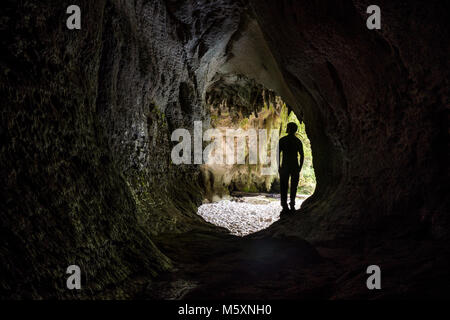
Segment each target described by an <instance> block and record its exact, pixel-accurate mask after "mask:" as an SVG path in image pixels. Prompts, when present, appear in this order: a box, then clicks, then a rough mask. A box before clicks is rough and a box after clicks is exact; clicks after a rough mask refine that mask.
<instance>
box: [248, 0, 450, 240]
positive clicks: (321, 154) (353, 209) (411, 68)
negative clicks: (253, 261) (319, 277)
mask: <svg viewBox="0 0 450 320" xmlns="http://www.w3.org/2000/svg"><path fill="white" fill-rule="evenodd" d="M250 2H251V4H252V8H253V9H254V10H255V15H256V17H257V19H258V22H259V24H260V26H261V29H262V30H263V32H264V35H265V38H266V40H267V41H268V43H269V46H270V48H271V50H272V53H273V55H274V56H275V58H276V60H277V62H278V64H279V66H280V68H281V70H282V73H283V76H284V79H285V80H286V81H287V83H288V85H289V88H290V89H291V90H292V92H293V94H294V95H295V97H296V102H297V103H296V105H295V106H294V107H293V108H294V110H295V111H296V112H298V113H304V116H305V122H306V123H307V124H309V126H307V133H308V135H309V136H310V138H311V143H312V149H313V157H314V166H315V169H316V176H317V182H318V185H317V189H316V194H315V195H314V196H313V197H312V198H311V199H309V200H308V202H307V203H305V206H304V209H305V210H304V211H303V213H304V214H303V215H302V217H301V218H300V219H292V221H288V222H287V223H286V224H283V223H280V224H279V226H276V227H275V229H277V230H278V231H280V232H284V231H286V230H287V229H290V230H291V231H292V232H293V233H296V234H300V235H301V236H303V237H306V238H307V239H311V240H312V239H316V240H324V239H327V238H328V239H332V238H334V237H341V236H348V235H351V234H353V233H358V232H361V231H364V230H365V231H369V230H372V231H374V230H377V232H380V233H382V232H384V231H386V230H390V229H391V228H390V224H389V223H388V221H397V222H396V223H400V224H401V225H402V227H401V228H400V230H399V229H398V227H399V226H397V225H395V226H394V225H393V224H391V226H392V227H394V228H397V231H394V232H399V233H400V232H405V233H408V231H411V230H410V226H411V225H414V227H413V228H414V230H415V231H411V232H413V233H414V232H419V233H420V231H418V230H422V232H423V234H427V235H428V236H432V237H435V238H442V237H448V226H449V224H448V204H449V203H448V196H447V195H446V191H445V188H446V187H445V186H446V185H447V182H446V181H447V176H446V175H445V174H443V173H444V172H447V169H446V167H447V164H446V163H447V160H446V159H447V155H448V151H446V149H448V142H446V141H447V140H448V133H447V130H448V123H447V122H446V120H444V119H447V115H448V106H449V98H448V97H449V92H448V88H449V86H448V79H449V65H448V61H449V60H448V53H449V46H448V41H447V40H446V39H447V38H448V36H449V30H448V28H447V27H446V18H445V15H446V13H447V12H448V10H449V8H448V4H447V2H445V1H431V2H424V1H408V3H407V4H406V3H405V4H401V3H398V2H395V1H379V2H378V3H377V4H378V5H379V6H380V8H381V10H382V28H381V30H380V31H371V30H368V29H367V28H366V18H367V16H368V15H367V14H366V8H367V7H368V6H369V5H370V3H369V2H368V1H356V0H355V1H277V2H276V3H275V2H273V1H250ZM397 219H398V220H397ZM399 221H402V222H399ZM394 224H395V223H394ZM288 225H289V226H288ZM282 229H283V230H282Z"/></svg>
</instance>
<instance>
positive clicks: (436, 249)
mask: <svg viewBox="0 0 450 320" xmlns="http://www.w3.org/2000/svg"><path fill="white" fill-rule="evenodd" d="M155 243H156V245H157V246H158V247H159V248H160V249H161V251H162V252H164V254H166V255H167V256H168V257H169V258H170V259H171V260H172V261H173V262H174V265H175V268H174V270H173V271H172V272H168V273H166V274H162V275H160V276H159V277H158V278H157V279H155V280H154V281H152V282H151V283H149V284H148V285H147V286H146V287H145V289H144V290H143V291H142V292H140V293H139V294H138V295H137V296H136V298H137V299H165V300H172V299H175V300H176V299H194V300H195V299H199V300H214V299H248V300H249V299H253V300H255V299H258V300H264V299H338V298H344V299H355V298H356V299H377V298H396V297H398V296H400V295H401V296H402V297H403V298H404V297H411V298H417V297H441V296H442V295H445V294H446V292H447V289H448V287H449V286H448V285H449V284H450V277H449V273H448V270H450V263H449V259H448V256H450V255H449V253H448V251H447V252H445V253H443V252H442V251H441V250H443V248H444V246H445V244H442V246H439V245H436V243H432V242H423V241H418V242H414V241H411V240H407V239H405V240H402V239H397V240H393V241H391V242H390V243H389V246H387V247H386V246H382V245H378V246H376V247H374V248H372V249H371V250H370V251H367V250H360V249H357V250H356V251H355V249H354V248H353V249H351V250H350V249H346V248H345V247H341V248H339V247H336V246H334V247H326V246H322V247H313V246H312V245H310V244H309V243H308V242H306V241H304V240H302V239H299V238H296V237H281V238H273V237H263V238H255V237H252V236H250V237H243V238H242V237H236V236H232V235H229V234H226V233H223V232H218V231H217V232H216V231H209V230H204V229H200V230H193V231H190V232H186V233H181V234H164V235H160V236H158V237H157V238H156V239H155ZM371 264H379V265H380V266H381V267H382V270H383V282H382V286H383V289H384V290H368V289H367V287H366V279H367V277H368V275H367V274H366V268H367V266H369V265H371Z"/></svg>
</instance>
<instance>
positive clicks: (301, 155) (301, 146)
mask: <svg viewBox="0 0 450 320" xmlns="http://www.w3.org/2000/svg"><path fill="white" fill-rule="evenodd" d="M299 152H300V170H299V172H300V171H302V167H303V160H305V154H304V153H303V144H302V142H301V141H300V150H299Z"/></svg>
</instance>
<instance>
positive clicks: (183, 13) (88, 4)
mask: <svg viewBox="0 0 450 320" xmlns="http://www.w3.org/2000/svg"><path fill="white" fill-rule="evenodd" d="M78 2H79V5H80V7H81V8H82V12H83V29H82V30H81V31H68V30H67V29H66V28H65V19H66V14H65V8H66V7H67V6H68V5H69V4H71V3H68V2H66V1H63V2H61V1H51V0H47V1H42V2H40V3H39V5H37V4H34V3H33V2H32V1H27V0H24V1H20V2H18V1H11V0H7V1H6V2H4V3H3V4H2V5H3V8H2V13H1V19H0V30H1V33H2V37H1V40H0V41H1V44H2V48H4V49H3V50H4V53H3V54H2V61H1V63H2V73H1V74H0V93H1V97H2V99H1V103H2V109H1V110H2V111H1V113H0V121H1V122H0V124H1V125H0V137H1V141H4V143H2V145H1V146H0V148H1V154H0V157H1V164H2V166H1V169H0V170H1V171H0V172H1V173H0V175H1V177H2V181H3V184H2V187H1V199H2V201H1V204H0V206H1V218H2V227H1V233H0V234H1V242H2V247H1V250H0V255H1V260H2V266H1V273H2V279H3V280H2V283H1V286H2V296H6V297H15V298H17V297H30V298H41V297H65V298H67V297H69V295H71V293H68V292H67V290H65V281H64V280H65V268H66V267H67V266H68V265H69V264H79V265H80V266H81V267H82V269H83V270H85V272H86V273H87V274H88V278H89V279H91V281H89V282H88V283H87V284H86V285H87V290H84V291H82V293H81V294H80V296H77V297H83V298H84V297H87V296H91V297H111V296H116V297H117V296H124V297H129V296H130V295H131V294H132V292H133V290H138V289H136V288H135V287H139V285H140V284H139V283H136V282H132V281H128V279H136V278H137V277H136V276H137V275H141V274H143V275H145V277H146V279H147V280H146V281H147V282H148V281H149V279H150V278H151V277H153V276H155V275H157V274H159V273H160V272H161V271H163V270H167V269H168V268H170V265H171V262H170V261H169V259H168V258H167V257H166V256H165V255H164V254H162V253H161V252H160V250H159V249H158V248H156V247H155V245H154V244H153V242H152V240H151V239H150V238H153V237H154V238H155V239H158V243H159V244H161V248H162V250H163V252H164V253H165V254H166V252H167V255H168V256H170V258H171V259H172V260H174V259H175V258H176V255H180V256H181V258H183V254H186V255H189V256H190V257H191V260H192V257H193V256H196V252H195V250H196V249H197V248H198V250H200V251H201V248H206V249H205V251H207V250H210V249H211V247H208V246H207V244H199V245H198V246H195V245H193V246H192V247H191V248H189V250H190V251H189V250H187V249H186V252H184V253H183V252H182V251H180V249H179V246H178V245H174V243H177V241H185V242H186V244H189V243H193V244H197V240H198V239H200V240H201V239H202V238H201V237H202V236H201V234H200V236H199V234H197V233H190V230H192V229H193V228H197V229H203V230H204V232H210V233H214V237H213V238H214V239H216V240H214V241H212V242H211V245H217V246H218V248H217V252H219V253H220V252H221V250H222V249H223V250H226V246H224V248H221V247H220V246H221V243H222V242H221V241H222V240H223V239H225V240H227V239H228V240H229V238H227V237H226V236H225V235H218V234H217V233H218V230H216V229H214V228H213V227H212V226H210V225H208V224H206V223H205V222H204V221H202V220H201V219H200V218H199V217H197V216H196V214H195V211H196V208H197V206H198V205H199V204H200V200H201V198H202V194H201V192H202V189H203V188H204V186H202V183H201V181H202V179H200V173H199V169H198V168H197V167H195V166H174V165H172V164H171V163H170V157H169V153H170V149H171V146H172V143H171V142H170V133H171V132H172V130H173V129H175V128H178V127H186V128H192V123H193V121H194V120H201V121H203V122H204V124H205V127H207V126H208V123H209V115H208V109H207V108H206V107H205V105H206V102H207V98H208V97H212V95H211V94H212V93H213V91H214V89H217V88H218V89H219V93H223V96H222V97H220V96H219V97H218V98H219V99H221V98H227V99H229V98H230V96H231V95H232V93H233V92H235V89H236V88H234V89H233V90H231V88H230V85H236V83H233V81H232V82H231V83H230V79H233V77H234V76H237V75H239V76H240V77H241V78H244V79H248V81H247V80H245V81H243V82H242V83H238V85H239V86H240V87H242V86H244V89H247V91H248V92H251V91H252V90H251V88H250V87H247V86H253V84H251V83H256V84H260V85H262V86H264V87H266V88H268V89H271V90H274V91H276V92H277V93H278V94H279V95H281V96H282V98H283V100H284V101H286V102H287V103H288V104H289V105H290V107H292V109H293V110H294V111H295V112H296V113H297V114H298V115H300V114H303V115H304V119H305V122H306V123H307V124H308V126H307V130H308V136H309V137H310V139H311V143H312V148H313V156H314V161H315V163H314V167H315V171H316V176H317V183H318V184H317V188H316V192H315V194H314V195H313V196H312V197H311V198H309V199H308V200H307V201H305V203H304V205H303V208H302V210H301V211H300V212H299V215H296V216H292V217H290V218H287V219H285V220H284V219H282V220H281V221H279V222H277V223H275V224H274V225H273V226H272V227H271V228H269V230H268V231H265V232H263V233H260V234H259V235H258V236H259V237H268V236H273V235H276V236H279V237H282V238H283V237H285V236H286V235H295V236H300V237H304V238H306V239H308V240H311V241H314V242H315V243H320V242H322V243H323V242H324V241H327V240H336V239H338V238H342V239H347V240H348V239H350V238H351V237H356V236H358V235H363V234H365V235H366V238H365V240H364V241H360V242H358V243H359V244H361V246H367V247H371V248H377V249H376V250H374V251H370V255H368V256H364V255H363V254H361V256H358V257H359V258H361V261H364V262H370V259H369V258H373V259H381V258H383V257H388V258H389V259H388V258H386V260H385V261H387V262H386V264H387V265H388V266H390V267H391V268H392V269H393V270H394V271H395V267H396V264H395V263H394V262H395V261H397V260H399V259H400V260H401V261H402V263H403V264H404V265H403V267H404V266H405V265H408V266H409V265H410V264H409V261H412V260H413V259H415V260H414V261H422V260H423V259H425V260H426V259H428V260H426V261H431V260H430V259H431V258H430V257H432V256H433V255H439V254H441V253H442V252H445V250H444V246H443V245H442V244H441V243H439V245H438V244H436V243H438V241H440V240H442V241H444V240H445V239H448V236H449V218H448V212H449V202H448V201H449V200H448V199H449V198H448V194H447V190H446V187H447V182H448V175H446V173H447V172H448V169H447V166H448V123H447V118H448V106H449V92H448V88H449V83H448V81H449V80H448V79H450V76H449V66H448V61H449V60H448V53H449V44H448V39H449V38H450V35H449V31H448V28H445V26H446V22H447V21H446V20H447V16H446V15H447V13H448V11H449V10H450V9H449V7H448V3H447V2H445V1H431V2H422V1H408V3H407V4H406V3H403V2H401V3H399V2H394V1H387V0H386V1H385V0H381V1H379V3H378V5H380V6H381V7H382V8H383V20H382V21H383V28H382V30H381V31H369V30H367V28H366V27H365V17H366V13H365V9H366V7H367V6H368V5H369V2H368V1H363V0H354V1H328V0H327V1H325V0H321V1H319V0H318V1H306V0H305V1H287V0H286V1H271V0H250V1H248V2H247V1H233V0H216V1H206V0H201V1H195V3H193V2H191V1H169V0H167V1H162V0H156V1H144V0H136V1H119V0H111V1H106V0H104V1H102V0H99V1H84V0H80V1H78ZM239 86H238V87H239ZM226 88H229V90H227V89H226ZM241 89H242V88H241ZM241 89H239V88H238V90H241ZM213 100H214V99H213ZM244 100H245V99H244ZM249 105H252V101H251V100H250V101H249ZM244 106H245V103H244ZM163 232H164V233H166V236H165V237H166V238H160V237H159V236H160V234H161V233H163ZM179 232H182V235H181V236H180V237H179V238H177V235H175V234H174V233H179ZM167 233H171V234H172V235H170V236H167ZM193 237H197V238H195V239H194V238H193ZM222 237H224V238H222ZM389 237H391V238H392V237H396V238H397V239H398V238H401V239H400V240H396V242H395V243H394V242H393V243H392V250H393V251H395V253H392V251H390V250H388V249H389V248H386V247H385V246H383V244H382V243H383V240H385V239H390V238H389ZM161 239H163V240H161ZM174 239H175V240H174ZM402 239H405V240H402ZM410 239H414V241H412V240H411V241H412V242H408V241H407V240H410ZM228 240H227V241H228ZM172 241H174V242H172ZM230 241H235V240H230ZM386 241H387V240H386ZM434 241H436V243H435V242H434ZM265 242H268V243H269V244H270V246H269V247H271V248H283V247H285V248H287V249H286V254H287V255H288V254H294V255H295V254H298V256H299V257H301V256H302V254H306V253H308V252H309V253H311V256H315V255H317V253H316V252H315V251H314V250H313V249H312V248H311V247H310V246H309V245H308V244H305V243H303V242H302V241H300V240H298V239H296V240H292V239H291V240H286V241H285V240H280V241H279V240H275V239H272V240H268V239H266V240H265V239H262V240H261V239H260V240H255V242H252V241H249V242H248V243H247V242H246V245H248V247H246V248H245V249H244V250H243V251H242V252H241V253H239V257H240V258H242V257H246V256H247V253H248V251H245V250H250V252H251V249H252V248H253V246H257V245H258V244H259V243H265ZM274 243H275V244H274ZM346 243H348V242H345V241H342V242H336V245H341V246H343V245H345V244H346ZM413 244H414V245H413ZM208 245H209V244H208ZM272 245H274V246H272ZM234 246H236V247H239V243H237V244H233V246H232V248H235V247H234ZM377 246H378V247H377ZM441 249H442V250H441ZM176 250H178V251H176ZM302 250H305V251H303V253H302V252H300V251H302ZM359 250H360V251H359V253H360V252H361V251H363V252H365V251H364V248H359ZM405 250H406V251H408V250H410V251H411V252H412V251H413V250H414V253H411V255H409V256H408V257H404V256H402V255H401V254H398V253H399V252H400V253H401V252H403V251H405ZM174 252H175V253H176V254H174ZM270 252H272V251H270ZM270 252H269V253H267V254H269V255H270ZM197 253H198V252H197ZM347 253H349V252H348V251H345V253H344V255H346V254H347ZM333 254H334V253H333ZM336 255H337V254H336ZM336 255H335V256H334V257H336ZM205 256H206V257H207V260H206V261H210V260H208V259H209V258H211V256H209V255H208V254H206V255H205ZM217 257H219V258H218V259H217V260H215V261H216V262H213V263H212V265H205V266H202V267H201V270H203V271H205V273H202V276H205V274H208V272H209V271H208V270H219V271H223V267H224V265H225V264H226V263H228V262H229V261H234V260H233V256H226V257H224V258H220V256H216V258H217ZM416 258H421V259H422V260H420V259H416ZM245 259H247V258H245ZM245 259H244V260H242V261H241V262H242V264H240V262H239V263H238V265H237V266H236V268H235V269H233V270H234V272H235V274H240V271H242V270H241V268H242V267H244V266H245V265H246V262H248V261H247V260H245ZM248 259H249V258H248ZM255 259H256V260H255V261H258V259H257V258H255ZM283 259H284V258H283ZM283 259H281V260H279V261H278V260H277V261H278V262H277V263H280V265H283V264H284V260H283ZM296 259H297V258H296ZM352 259H353V258H352ZM352 259H350V258H349V259H348V260H346V261H345V262H342V265H341V269H340V270H346V268H347V267H346V264H347V265H352V263H353V260H352ZM402 259H403V260H402ZM181 260H182V259H181ZM188 260H189V259H188ZM300 260H301V259H300ZM311 260H314V259H311ZM433 261H434V262H430V264H424V266H425V267H423V266H422V265H421V264H420V263H421V262H420V263H419V262H417V263H416V262H415V264H413V265H414V268H412V269H411V270H413V269H414V270H418V271H417V273H414V274H411V275H409V276H408V277H411V279H413V280H414V277H416V278H417V277H419V276H417V274H419V275H420V274H421V273H420V272H422V271H423V270H426V276H423V277H421V278H420V279H421V280H420V281H421V282H420V283H421V284H423V286H425V287H426V286H427V285H428V287H427V290H428V291H426V290H425V291H426V292H427V293H429V294H432V292H431V293H430V291H429V288H430V286H432V285H433V284H434V283H438V281H437V280H436V279H437V277H438V276H439V274H442V273H443V272H444V271H445V270H448V268H447V269H446V267H445V266H447V265H448V264H446V263H447V262H446V260H445V259H444V258H442V259H441V260H433ZM294 262H295V261H294ZM434 264H438V265H439V268H438V269H437V270H438V271H439V272H434ZM293 265H294V266H295V265H296V263H293ZM273 266H274V268H275V267H276V266H278V265H277V264H276V263H275V264H274V265H273ZM397 266H398V265H397ZM422 267H423V268H425V269H423V268H422ZM208 268H209V269H208ZM230 268H231V267H230ZM302 268H303V265H302ZM327 268H328V267H326V268H325V269H326V270H328V269H327ZM225 269H226V268H225ZM199 270H200V269H199ZM421 270H422V271H421ZM443 270H444V271H443ZM290 272H292V274H294V275H299V276H300V278H301V277H302V276H301V275H302V273H296V272H295V270H294V269H290ZM305 272H306V271H305ZM394 273H395V272H394ZM430 274H434V275H435V277H436V278H430V276H429V275H430ZM255 276H256V275H255ZM408 277H406V276H405V278H408ZM205 278H206V277H205ZM236 279H239V277H237V278H236ZM252 279H253V280H254V278H252ZM292 279H297V278H296V277H295V276H294V277H293V278H292ZM340 279H341V280H348V281H347V282H346V284H345V285H343V287H345V286H347V287H345V288H348V289H345V288H344V289H343V291H342V292H340V293H336V295H335V296H337V297H339V296H341V297H351V296H353V295H355V294H356V295H357V294H358V292H360V291H358V290H362V289H361V288H359V287H358V288H357V289H355V288H356V286H357V285H356V284H355V283H356V282H354V283H353V282H352V281H357V280H355V278H354V273H351V272H350V273H349V274H347V275H346V276H345V277H344V278H340ZM126 280H127V281H126ZM222 280H224V279H222ZM272 280H274V279H272ZM332 281H334V280H332ZM194 282H195V281H194ZM217 283H222V282H220V281H218V282H217ZM217 283H216V284H217ZM223 283H226V281H225V280H224V281H223ZM223 283H222V284H223ZM311 283H312V284H311V286H310V287H308V288H312V289H311V290H314V285H318V286H319V287H320V286H322V285H324V286H325V287H324V288H326V290H325V291H326V292H327V294H326V295H325V296H326V297H333V294H332V293H330V292H329V290H331V289H330V287H329V283H328V284H323V283H319V284H317V283H316V282H315V281H312V282H311ZM352 283H353V285H352ZM358 283H359V282H358ZM439 283H441V286H442V284H443V283H445V282H444V281H441V282H439ZM113 284H115V285H113ZM213 285H214V284H211V285H210V286H209V287H208V286H206V287H203V289H199V290H200V291H199V292H198V293H197V294H198V296H202V295H203V296H204V295H205V294H206V292H207V291H203V292H202V291H201V290H204V288H211V286H213ZM280 285H283V284H282V283H280ZM401 285H404V283H403V282H402V283H401ZM133 286H135V287H133ZM107 288H114V289H113V290H107ZM274 288H275V287H274ZM398 288H400V287H393V290H394V291H393V292H394V293H397V294H400V293H401V290H400V289H398ZM297 289H298V290H301V288H297ZM297 289H294V290H297ZM422 289H423V287H420V286H416V287H412V290H416V292H419V291H420V290H422ZM258 290H259V291H257V292H259V293H260V296H265V294H267V292H262V293H261V289H258ZM269 291H270V290H269ZM224 292H229V293H230V292H232V293H233V294H234V296H238V293H236V292H234V291H233V288H228V291H224ZM249 292H250V293H251V292H256V291H249ZM355 292H356V293H355ZM442 292H443V291H442ZM289 293H292V292H290V291H289V290H287V291H284V292H283V294H284V295H285V296H289ZM292 294H293V293H292ZM280 295H281V294H280ZM244 296H245V295H244ZM292 296H298V297H304V296H305V292H304V291H301V293H298V295H292ZM319 296H321V297H323V296H322V295H319Z"/></svg>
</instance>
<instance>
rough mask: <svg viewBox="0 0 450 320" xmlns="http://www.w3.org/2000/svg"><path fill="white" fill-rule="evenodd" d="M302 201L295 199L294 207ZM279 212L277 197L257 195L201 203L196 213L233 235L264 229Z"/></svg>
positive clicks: (275, 218)
mask: <svg viewBox="0 0 450 320" xmlns="http://www.w3.org/2000/svg"><path fill="white" fill-rule="evenodd" d="M302 202H303V200H301V199H297V201H296V205H295V207H296V209H299V208H300V206H301V204H302ZM280 212H281V205H280V200H279V199H273V198H268V197H264V196H257V197H243V198H238V199H234V200H221V201H218V202H214V203H207V204H203V205H201V206H200V207H199V208H198V212H197V213H198V215H200V216H201V217H203V219H205V220H206V221H208V222H210V223H212V224H214V225H216V226H219V227H224V228H227V229H228V230H230V232H231V233H232V234H234V235H237V236H245V235H248V234H251V233H254V232H257V231H260V230H263V229H266V228H267V227H268V226H270V225H271V224H272V223H274V222H275V221H277V220H278V219H280Z"/></svg>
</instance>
